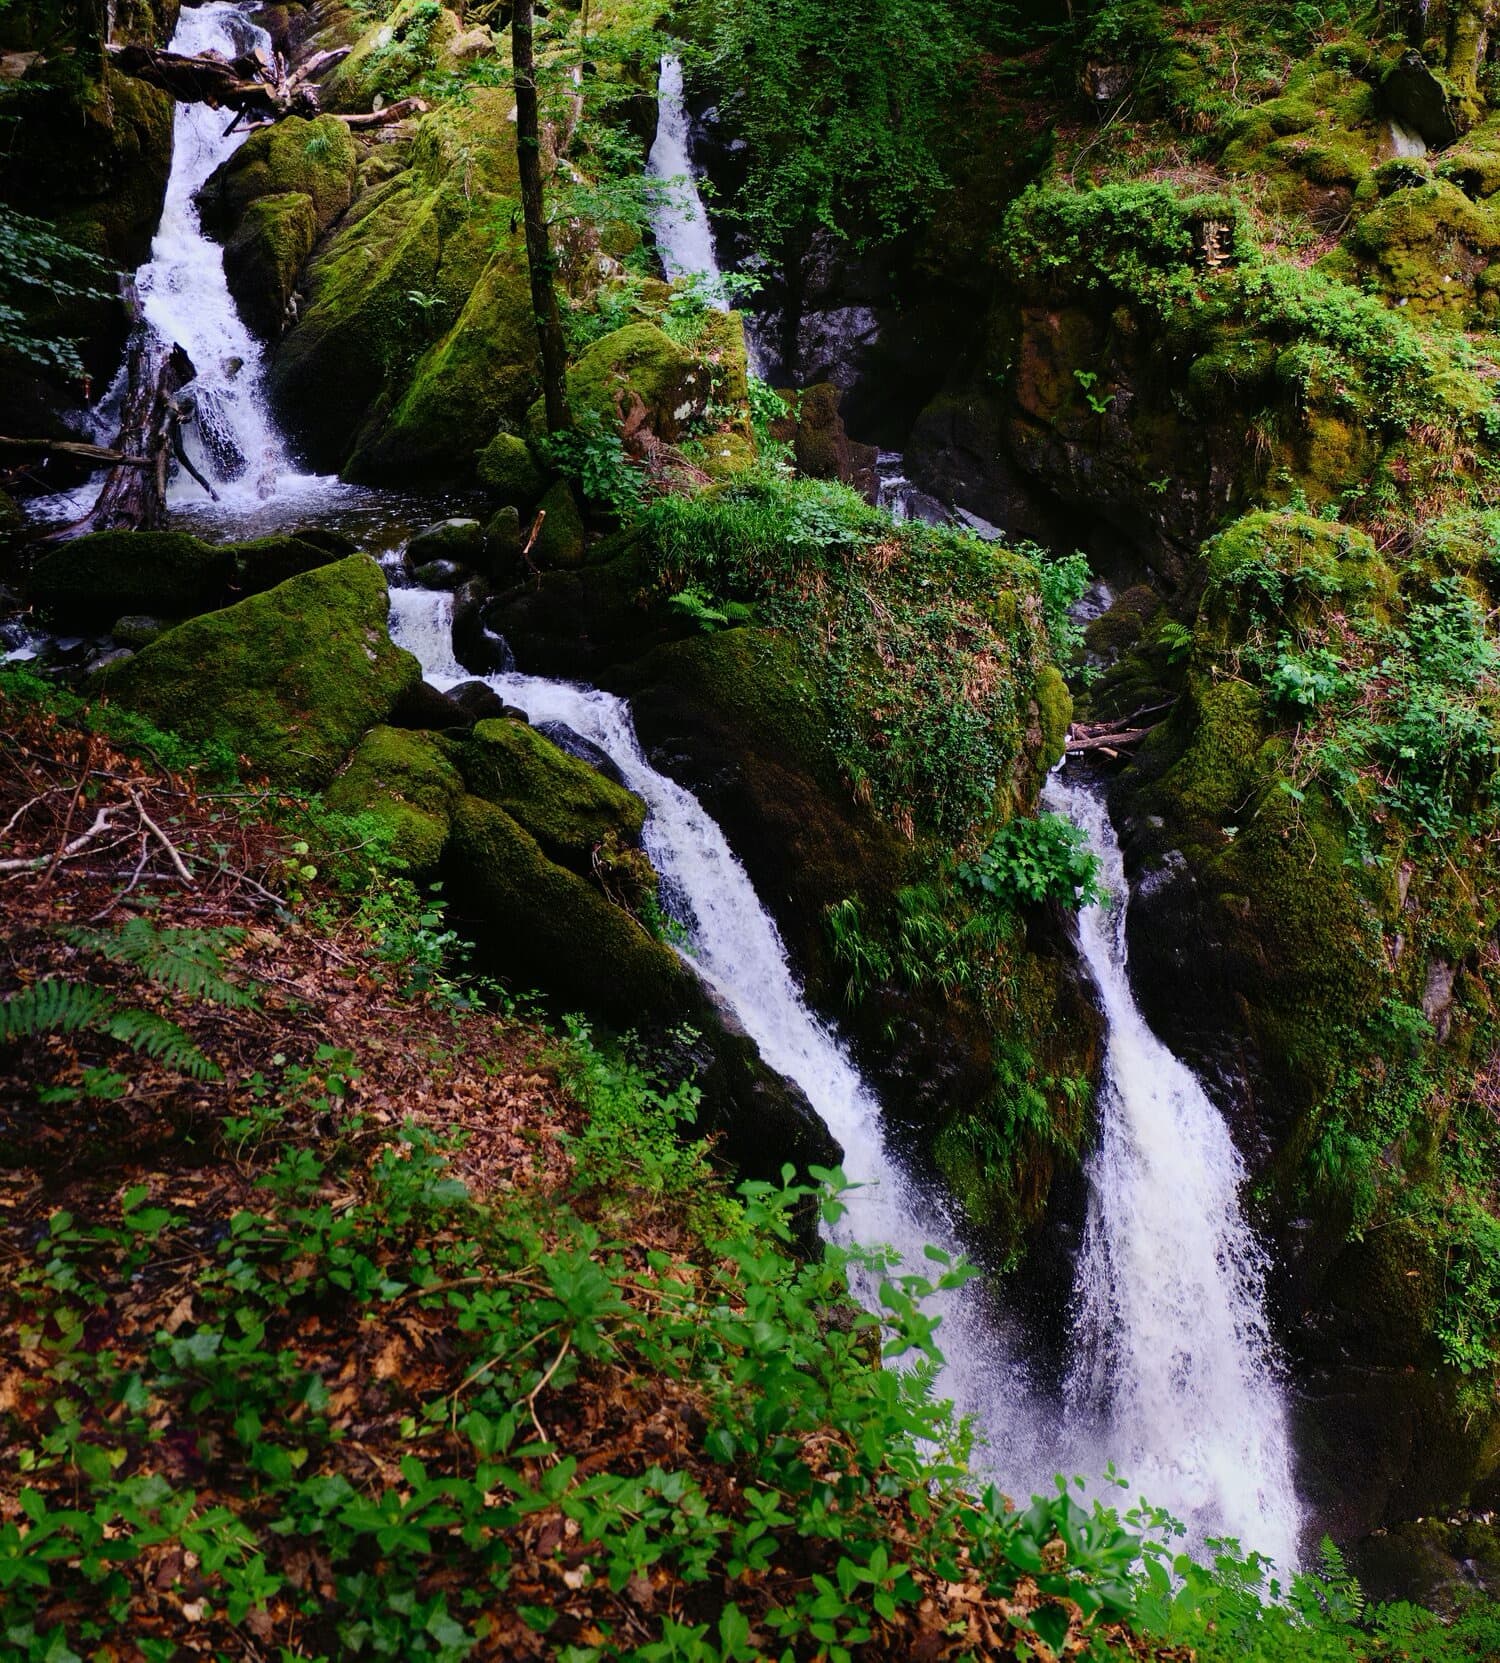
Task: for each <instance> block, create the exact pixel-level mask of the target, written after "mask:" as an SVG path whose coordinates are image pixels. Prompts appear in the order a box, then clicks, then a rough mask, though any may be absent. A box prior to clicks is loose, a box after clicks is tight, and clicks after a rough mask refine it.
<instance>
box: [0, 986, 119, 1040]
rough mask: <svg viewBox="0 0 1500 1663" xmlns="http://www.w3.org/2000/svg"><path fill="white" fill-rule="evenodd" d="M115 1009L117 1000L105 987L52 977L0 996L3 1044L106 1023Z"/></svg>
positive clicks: (70, 1032)
mask: <svg viewBox="0 0 1500 1663" xmlns="http://www.w3.org/2000/svg"><path fill="white" fill-rule="evenodd" d="M113 1010H114V1001H113V1000H112V999H111V998H110V997H109V995H108V994H107V993H105V992H104V991H103V990H102V989H100V988H97V987H89V986H88V985H87V984H86V983H84V982H69V981H64V980H62V979H60V978H57V977H49V978H48V979H47V980H46V981H44V982H36V983H34V984H33V985H32V986H31V987H23V988H22V989H21V991H20V992H19V993H12V994H11V995H10V996H9V997H8V998H6V999H3V1000H0V1045H15V1044H18V1043H19V1042H20V1041H21V1040H24V1039H34V1038H35V1037H36V1035H38V1034H76V1033H77V1032H78V1031H79V1030H80V1029H81V1028H99V1027H103V1026H104V1025H105V1023H106V1021H107V1019H108V1018H109V1016H110V1015H111V1013H112V1012H113Z"/></svg>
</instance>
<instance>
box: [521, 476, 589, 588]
mask: <svg viewBox="0 0 1500 1663" xmlns="http://www.w3.org/2000/svg"><path fill="white" fill-rule="evenodd" d="M538 508H539V511H540V512H541V513H543V514H545V515H546V516H547V518H546V519H545V520H543V521H542V529H541V532H540V534H539V535H538V537H537V540H536V547H535V548H534V549H533V550H532V551H531V552H532V555H533V557H534V558H535V560H536V563H537V565H538V566H540V567H542V568H543V569H544V570H556V571H575V570H577V568H578V567H579V566H581V565H582V564H583V557H584V549H585V543H584V531H583V515H582V514H580V513H579V512H578V504H577V502H576V501H575V500H574V497H573V492H572V490H571V489H570V487H569V485H568V482H567V480H565V479H559V480H557V481H555V482H554V483H553V485H552V487H551V488H550V489H549V490H548V492H547V494H546V495H545V496H544V497H543V498H542V500H541V502H540V503H539V504H538Z"/></svg>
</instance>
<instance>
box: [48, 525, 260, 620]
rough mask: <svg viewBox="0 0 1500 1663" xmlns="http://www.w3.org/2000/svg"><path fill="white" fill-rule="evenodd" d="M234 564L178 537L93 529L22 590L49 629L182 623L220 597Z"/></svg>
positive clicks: (224, 554) (57, 553) (54, 555)
mask: <svg viewBox="0 0 1500 1663" xmlns="http://www.w3.org/2000/svg"><path fill="white" fill-rule="evenodd" d="M233 571H234V558H233V556H232V555H231V554H230V553H229V552H228V551H227V550H225V549H216V548H213V547H212V546H211V545H209V544H208V543H204V542H201V541H200V540H199V539H198V538H196V537H191V536H189V535H188V534H187V533H186V532H184V531H99V532H94V533H93V534H92V535H90V536H87V537H78V538H75V539H74V540H73V541H72V542H70V543H64V544H63V545H62V546H61V547H60V548H57V549H54V550H52V552H51V553H49V554H45V555H43V556H42V558H41V559H40V560H38V561H37V563H36V565H35V566H33V567H32V569H31V573H30V575H29V577H28V578H27V589H28V591H29V593H30V595H31V598H32V600H33V601H34V602H35V603H36V604H37V605H38V606H39V607H40V608H41V609H42V610H43V612H44V613H45V614H46V615H47V617H48V618H49V619H50V620H51V621H52V622H54V623H56V624H59V625H62V626H65V627H70V628H77V629H94V628H98V629H104V628H107V627H108V625H109V624H110V623H112V622H113V621H114V620H115V619H116V618H118V617H119V616H120V615H121V614H122V613H129V612H147V613H152V614H155V615H158V616H165V617H169V618H183V617H188V616H190V615H191V614H193V613H195V612H202V611H204V610H206V609H207V608H208V607H211V606H217V605H219V604H220V603H221V602H222V601H223V600H224V599H225V597H226V596H227V594H228V590H229V584H230V580H231V578H232V576H233Z"/></svg>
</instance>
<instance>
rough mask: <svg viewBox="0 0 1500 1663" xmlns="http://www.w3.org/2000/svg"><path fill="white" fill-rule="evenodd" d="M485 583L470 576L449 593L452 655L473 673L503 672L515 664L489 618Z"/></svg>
mask: <svg viewBox="0 0 1500 1663" xmlns="http://www.w3.org/2000/svg"><path fill="white" fill-rule="evenodd" d="M490 605H491V602H490V590H489V585H488V584H487V583H485V582H483V581H482V580H481V579H479V578H470V579H469V581H468V582H467V583H465V584H462V585H460V587H459V588H458V589H457V590H456V591H455V593H454V597H453V656H454V657H455V658H456V659H457V660H458V662H459V663H460V664H462V665H463V667H464V668H465V669H466V670H468V671H470V672H471V673H472V674H474V675H476V676H496V675H507V674H509V672H510V671H512V670H514V669H515V667H516V660H515V654H514V653H512V652H511V650H510V643H509V642H508V641H507V640H506V639H505V637H504V636H503V635H501V634H500V633H499V632H498V631H497V630H495V628H494V627H493V625H492V624H491V622H490Z"/></svg>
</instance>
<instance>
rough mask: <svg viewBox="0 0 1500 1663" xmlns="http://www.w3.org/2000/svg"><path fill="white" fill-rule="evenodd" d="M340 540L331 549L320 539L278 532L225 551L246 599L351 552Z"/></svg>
mask: <svg viewBox="0 0 1500 1663" xmlns="http://www.w3.org/2000/svg"><path fill="white" fill-rule="evenodd" d="M317 535H318V533H317V528H316V527H314V528H312V530H311V536H313V537H315V536H317ZM340 541H342V540H341V539H334V540H333V546H331V547H330V546H329V545H328V544H327V543H325V542H324V541H323V540H321V539H320V540H319V541H318V542H313V541H311V540H310V537H305V536H301V535H295V534H294V535H291V536H287V535H283V534H280V533H277V534H275V535H273V536H270V537H257V538H254V539H253V540H252V541H250V542H245V543H229V544H227V545H226V546H225V548H224V551H223V552H224V553H225V554H227V555H229V556H230V558H231V559H232V560H233V561H234V573H235V587H236V589H237V590H238V591H239V593H240V595H241V597H243V596H246V595H258V594H261V593H262V592H263V591H264V590H266V589H274V588H275V587H276V585H277V584H278V583H285V582H286V580H287V579H288V578H289V577H297V576H299V575H300V574H301V573H303V572H313V571H316V570H317V569H318V567H319V566H327V565H330V564H332V562H333V561H335V560H337V559H339V558H341V557H342V556H344V555H345V554H348V553H351V552H352V550H348V549H344V548H341V547H339V546H338V543H339V542H340Z"/></svg>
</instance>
